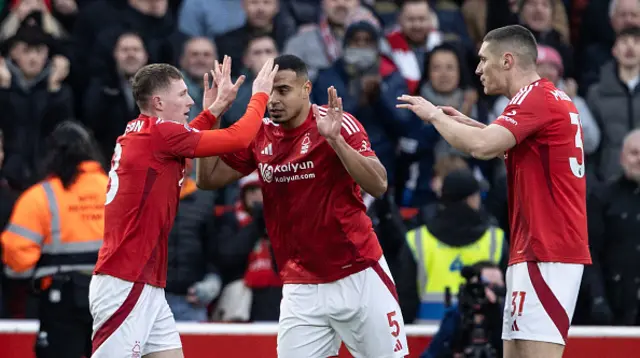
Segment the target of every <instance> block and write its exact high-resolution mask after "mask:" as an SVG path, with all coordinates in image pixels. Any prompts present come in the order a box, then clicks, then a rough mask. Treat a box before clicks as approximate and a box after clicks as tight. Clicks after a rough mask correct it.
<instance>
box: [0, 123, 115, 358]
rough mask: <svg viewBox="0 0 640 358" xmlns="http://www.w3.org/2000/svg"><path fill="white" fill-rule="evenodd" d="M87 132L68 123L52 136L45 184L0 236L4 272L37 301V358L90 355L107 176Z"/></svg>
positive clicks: (26, 196)
mask: <svg viewBox="0 0 640 358" xmlns="http://www.w3.org/2000/svg"><path fill="white" fill-rule="evenodd" d="M101 161H102V158H101V156H100V153H99V151H98V149H97V146H96V145H95V143H94V140H93V138H92V137H91V135H90V134H89V132H88V131H87V130H86V129H85V128H84V127H83V126H81V125H80V124H78V123H74V122H70V121H66V122H63V123H61V124H60V125H59V126H57V127H56V128H55V129H54V130H53V132H52V134H51V136H50V137H48V138H47V151H46V155H45V156H44V160H43V161H42V164H41V166H40V168H39V169H40V170H39V174H41V177H40V178H41V179H42V181H40V182H38V184H36V185H34V186H32V187H30V188H29V189H28V190H26V191H25V192H23V193H22V194H21V195H20V198H19V199H18V201H17V202H16V204H15V208H14V210H13V213H12V214H11V220H10V222H9V225H8V226H7V228H6V230H5V231H4V232H2V236H1V238H0V239H1V241H2V248H3V253H2V260H3V262H4V263H5V265H6V267H5V272H7V273H18V274H20V273H28V277H29V282H30V283H32V284H33V286H32V287H33V288H34V289H35V292H36V293H37V297H38V320H39V321H40V322H39V328H38V334H37V338H36V340H35V353H36V357H38V358H51V357H69V358H82V357H87V356H90V355H91V333H92V323H93V318H92V317H91V313H90V312H89V282H90V281H91V275H92V271H93V269H94V266H95V263H96V261H97V259H98V250H99V249H100V246H101V245H102V238H103V237H104V209H103V204H104V202H105V199H106V192H105V190H104V188H106V187H107V182H108V178H107V175H106V173H105V172H104V171H103V170H102V164H101Z"/></svg>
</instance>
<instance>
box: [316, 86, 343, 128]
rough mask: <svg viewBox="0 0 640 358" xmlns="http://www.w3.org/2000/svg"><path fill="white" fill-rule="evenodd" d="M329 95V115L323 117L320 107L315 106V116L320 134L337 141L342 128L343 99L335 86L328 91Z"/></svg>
mask: <svg viewBox="0 0 640 358" xmlns="http://www.w3.org/2000/svg"><path fill="white" fill-rule="evenodd" d="M327 94H328V95H329V103H328V104H327V107H328V108H327V113H326V114H325V115H321V114H320V111H319V110H318V106H316V105H315V104H314V105H313V106H312V108H313V114H314V115H315V116H316V125H317V126H318V132H319V133H320V134H321V135H322V136H323V137H325V138H327V139H328V140H335V139H337V138H338V137H340V129H341V128H342V113H343V112H342V98H340V97H338V91H336V89H335V88H334V87H333V86H331V87H329V88H328V89H327Z"/></svg>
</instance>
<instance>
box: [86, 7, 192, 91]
mask: <svg viewBox="0 0 640 358" xmlns="http://www.w3.org/2000/svg"><path fill="white" fill-rule="evenodd" d="M121 2H124V4H121ZM168 10H169V5H168V0H126V1H108V2H106V1H104V0H98V1H95V2H93V3H91V4H90V5H88V6H86V7H85V8H83V9H82V10H81V11H80V14H79V15H78V21H77V22H76V26H75V31H74V40H75V41H74V43H75V51H74V74H75V81H74V84H75V87H76V88H79V89H81V90H84V89H85V88H86V86H88V81H89V79H90V78H91V77H93V75H94V74H95V73H96V72H104V71H110V70H111V67H110V59H111V58H112V55H113V47H114V45H113V44H115V43H116V41H117V39H118V38H119V37H120V35H121V34H122V33H124V32H135V33H138V34H139V35H140V37H141V38H142V40H143V41H144V44H145V47H146V50H147V54H148V57H149V62H150V63H151V62H165V63H170V64H177V63H178V62H179V58H180V55H181V54H182V50H183V46H184V42H185V41H186V39H187V37H186V35H184V34H182V33H181V32H179V31H178V30H177V22H176V19H175V18H174V17H173V14H172V13H171V12H169V11H168Z"/></svg>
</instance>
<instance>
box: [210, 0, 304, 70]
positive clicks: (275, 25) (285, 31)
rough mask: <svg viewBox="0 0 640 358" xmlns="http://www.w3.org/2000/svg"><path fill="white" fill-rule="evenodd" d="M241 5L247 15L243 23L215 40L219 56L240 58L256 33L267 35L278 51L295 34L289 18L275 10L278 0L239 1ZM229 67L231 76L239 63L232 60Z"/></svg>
mask: <svg viewBox="0 0 640 358" xmlns="http://www.w3.org/2000/svg"><path fill="white" fill-rule="evenodd" d="M242 6H243V8H244V11H245V13H246V14H247V22H246V23H245V24H244V26H242V27H240V28H238V29H235V30H232V31H229V32H227V33H224V34H222V35H220V36H218V37H216V39H215V42H216V46H218V51H219V54H220V56H223V55H227V56H231V57H232V58H234V59H241V58H242V55H243V54H244V52H245V49H246V46H247V42H249V39H250V38H251V37H252V36H254V35H255V34H256V33H260V34H263V33H265V34H269V35H270V36H271V37H273V39H274V40H275V41H276V45H277V47H278V51H281V50H282V49H283V48H284V45H285V41H287V39H288V38H289V36H291V35H292V34H293V33H295V31H296V25H295V23H294V21H293V19H292V18H291V17H288V16H286V15H285V14H284V13H283V12H281V11H279V10H280V0H242ZM232 66H233V67H232V75H235V76H237V75H238V74H239V73H240V70H241V69H242V62H241V61H234V62H233V63H232Z"/></svg>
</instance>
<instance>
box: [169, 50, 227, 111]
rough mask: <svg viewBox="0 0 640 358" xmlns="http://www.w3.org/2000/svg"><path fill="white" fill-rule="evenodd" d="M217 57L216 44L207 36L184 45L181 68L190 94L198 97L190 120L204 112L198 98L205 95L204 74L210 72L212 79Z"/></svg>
mask: <svg viewBox="0 0 640 358" xmlns="http://www.w3.org/2000/svg"><path fill="white" fill-rule="evenodd" d="M217 58H218V51H217V50H216V46H215V45H214V44H213V42H211V40H209V39H208V38H206V37H194V38H191V39H190V40H188V41H187V42H186V43H185V45H184V51H183V52H182V57H181V58H180V69H181V70H182V74H183V75H184V82H185V83H186V84H187V88H188V89H189V96H191V98H195V99H196V100H195V103H194V104H193V106H191V109H190V110H189V121H191V120H192V119H194V118H195V117H196V116H197V115H198V114H200V112H202V102H201V101H199V100H198V99H199V98H203V97H202V96H203V95H204V87H203V82H202V76H204V74H205V73H209V80H212V78H211V77H212V75H211V74H210V71H211V70H212V69H213V67H214V64H215V61H216V59H217ZM236 62H237V61H236Z"/></svg>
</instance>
